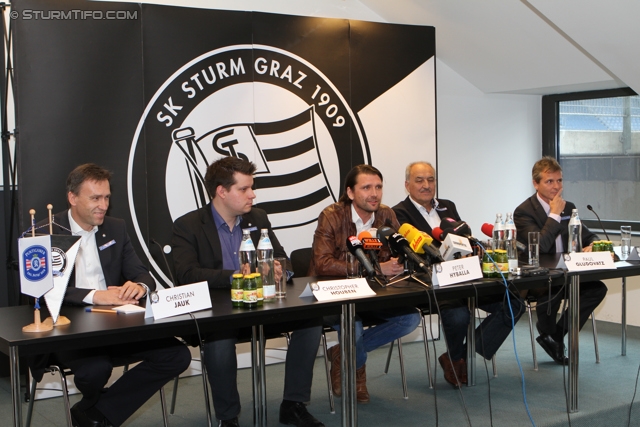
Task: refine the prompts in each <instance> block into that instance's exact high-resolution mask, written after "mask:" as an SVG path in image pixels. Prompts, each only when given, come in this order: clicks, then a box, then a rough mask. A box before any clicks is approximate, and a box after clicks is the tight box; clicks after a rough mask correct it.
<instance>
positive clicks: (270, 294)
mask: <svg viewBox="0 0 640 427" xmlns="http://www.w3.org/2000/svg"><path fill="white" fill-rule="evenodd" d="M262 289H263V294H264V300H265V301H267V300H271V299H275V297H276V285H265V286H264V287H263V288H262Z"/></svg>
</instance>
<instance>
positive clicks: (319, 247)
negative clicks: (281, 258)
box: [308, 165, 420, 403]
mask: <svg viewBox="0 0 640 427" xmlns="http://www.w3.org/2000/svg"><path fill="white" fill-rule="evenodd" d="M381 200H382V174H381V173H380V171H379V170H378V169H376V168H374V167H373V166H369V165H358V166H355V167H354V168H353V169H351V171H349V173H348V174H347V176H346V178H345V190H344V193H343V194H342V196H341V197H340V200H339V201H338V203H334V204H332V205H330V206H328V207H326V208H325V209H324V210H323V211H322V212H321V213H320V216H319V217H318V226H317V228H316V231H315V234H314V236H313V256H312V257H311V264H310V266H309V273H308V274H309V276H341V277H345V276H346V274H347V253H348V252H349V251H348V250H347V246H346V241H347V238H348V237H350V236H358V234H360V232H362V231H364V230H368V229H370V228H378V227H382V226H383V225H385V224H387V222H388V223H389V224H390V225H391V227H393V228H395V229H396V230H397V229H398V228H399V225H398V221H397V220H396V216H395V214H394V213H393V211H392V210H391V209H390V208H389V207H388V206H385V205H383V204H382V203H381ZM378 258H379V261H380V267H381V269H382V274H384V275H387V276H394V275H397V274H400V273H402V272H403V271H404V266H403V265H402V264H398V259H397V258H391V254H390V252H389V249H388V248H387V247H383V248H382V249H381V250H380V254H379V255H378ZM369 314H370V315H372V316H373V317H374V318H375V320H376V321H381V322H382V323H379V324H378V325H376V326H372V327H370V328H368V329H367V330H363V327H362V321H361V320H360V319H359V318H358V319H356V328H355V329H356V331H355V340H356V399H357V401H358V402H359V403H368V402H369V400H370V398H369V391H368V390H367V376H366V365H365V364H366V361H367V352H369V351H373V350H375V349H376V348H378V347H380V346H383V345H385V344H388V343H390V342H393V341H394V340H396V339H398V338H401V337H403V336H405V335H407V334H409V333H411V332H412V331H413V330H414V329H415V328H416V327H417V326H418V324H419V323H420V315H419V314H418V312H417V310H416V309H415V308H413V307H411V308H396V309H389V310H379V311H376V312H370V313H369ZM325 322H326V323H328V324H330V325H331V326H332V327H333V328H335V329H337V330H338V332H340V330H339V329H340V326H339V316H332V317H331V318H329V317H327V318H325ZM328 356H329V358H330V359H331V385H332V388H333V393H334V394H335V395H337V396H340V395H341V394H342V389H341V382H340V381H341V379H340V370H341V366H340V346H338V345H336V346H333V347H331V348H330V349H329V354H328Z"/></svg>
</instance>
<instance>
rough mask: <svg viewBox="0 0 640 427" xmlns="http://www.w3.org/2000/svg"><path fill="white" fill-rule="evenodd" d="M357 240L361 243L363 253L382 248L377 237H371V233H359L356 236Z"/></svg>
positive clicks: (365, 231)
mask: <svg viewBox="0 0 640 427" xmlns="http://www.w3.org/2000/svg"><path fill="white" fill-rule="evenodd" d="M358 240H360V241H361V242H362V247H363V249H364V250H365V251H369V250H373V251H379V250H380V248H382V242H381V241H380V239H378V238H377V237H373V235H372V234H371V231H367V230H364V231H361V232H360V234H358Z"/></svg>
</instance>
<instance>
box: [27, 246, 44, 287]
mask: <svg viewBox="0 0 640 427" xmlns="http://www.w3.org/2000/svg"><path fill="white" fill-rule="evenodd" d="M22 262H23V263H24V265H23V267H24V277H25V278H26V279H27V280H30V281H32V282H37V281H39V280H42V279H44V278H45V277H47V274H48V273H49V266H48V265H47V249H46V248H45V247H44V246H39V245H37V246H29V247H28V248H27V249H25V251H24V252H23V253H22Z"/></svg>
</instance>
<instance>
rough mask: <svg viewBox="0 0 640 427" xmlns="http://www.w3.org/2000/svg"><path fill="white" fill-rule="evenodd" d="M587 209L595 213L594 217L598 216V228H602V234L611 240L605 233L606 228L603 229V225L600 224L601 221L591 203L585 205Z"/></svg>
mask: <svg viewBox="0 0 640 427" xmlns="http://www.w3.org/2000/svg"><path fill="white" fill-rule="evenodd" d="M587 209H589V210H590V211H591V212H593V213H594V214H595V215H596V218H598V224H600V228H602V231H604V236H605V237H606V238H607V240H611V239H609V236H608V235H607V230H605V229H604V225H602V221H600V217H599V216H598V214H597V213H596V211H594V210H593V207H592V206H591V205H587Z"/></svg>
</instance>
